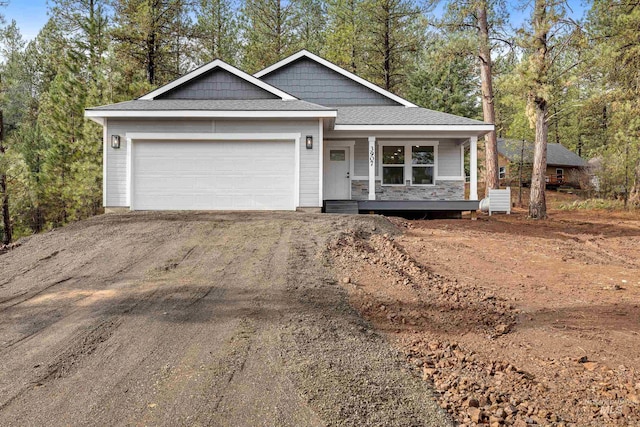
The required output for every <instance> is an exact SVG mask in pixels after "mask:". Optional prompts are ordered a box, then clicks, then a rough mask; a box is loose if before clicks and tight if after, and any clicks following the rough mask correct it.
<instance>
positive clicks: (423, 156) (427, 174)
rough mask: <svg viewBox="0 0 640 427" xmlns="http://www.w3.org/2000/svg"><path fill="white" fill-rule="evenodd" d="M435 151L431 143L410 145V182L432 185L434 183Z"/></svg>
mask: <svg viewBox="0 0 640 427" xmlns="http://www.w3.org/2000/svg"><path fill="white" fill-rule="evenodd" d="M434 169H435V153H434V147H433V145H414V146H412V147H411V183H412V184H413V185H432V184H433V183H434V176H433V175H434V173H433V172H434Z"/></svg>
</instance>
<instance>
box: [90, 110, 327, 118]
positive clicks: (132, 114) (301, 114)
mask: <svg viewBox="0 0 640 427" xmlns="http://www.w3.org/2000/svg"><path fill="white" fill-rule="evenodd" d="M337 115H338V112H337V111H335V110H322V111H281V110H279V111H274V110H267V111H239V110H224V111H223V110H139V111H131V110H128V111H122V110H85V111H84V116H85V117H87V118H90V119H91V120H93V119H94V118H104V117H121V118H147V117H149V118H158V117H160V118H168V117H174V118H193V117H217V118H321V117H337Z"/></svg>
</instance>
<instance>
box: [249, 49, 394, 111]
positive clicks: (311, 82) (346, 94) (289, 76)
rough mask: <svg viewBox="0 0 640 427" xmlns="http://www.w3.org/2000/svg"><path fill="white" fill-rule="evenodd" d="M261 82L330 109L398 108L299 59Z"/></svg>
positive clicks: (339, 75) (384, 97)
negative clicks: (345, 106) (355, 106)
mask: <svg viewBox="0 0 640 427" xmlns="http://www.w3.org/2000/svg"><path fill="white" fill-rule="evenodd" d="M261 80H263V81H265V82H267V83H269V84H270V85H272V86H275V87H277V88H278V89H280V90H283V91H285V92H287V93H289V94H291V95H293V96H295V97H296V98H299V99H302V100H305V101H308V102H313V103H314V104H320V105H326V106H330V107H334V106H340V105H343V106H344V105H400V104H398V103H397V102H395V101H393V100H391V99H389V98H387V97H386V96H384V95H381V94H379V93H378V92H375V91H373V90H371V89H369V88H368V87H366V86H363V85H361V84H359V83H357V82H354V81H353V80H351V79H349V78H348V77H345V76H343V75H342V74H339V73H337V72H335V71H333V70H331V69H329V68H327V67H325V66H324V65H321V64H318V63H317V62H315V61H312V60H310V59H308V58H300V59H299V60H297V61H294V62H292V63H291V64H287V65H285V66H283V67H282V68H279V69H277V70H275V71H272V72H271V73H269V74H267V75H265V76H262V77H261Z"/></svg>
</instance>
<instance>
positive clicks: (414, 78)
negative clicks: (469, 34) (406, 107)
mask: <svg viewBox="0 0 640 427" xmlns="http://www.w3.org/2000/svg"><path fill="white" fill-rule="evenodd" d="M460 44H461V43H460V40H459V39H458V38H457V37H453V38H449V37H447V36H444V35H442V36H439V35H433V36H432V37H431V38H430V39H429V40H428V42H427V43H426V45H425V46H426V48H425V51H424V53H423V54H422V58H421V59H420V61H419V62H418V63H417V65H416V69H415V71H414V72H413V73H412V74H411V75H410V76H409V88H408V90H407V97H408V99H409V100H410V101H411V102H413V103H415V104H417V105H420V106H421V107H425V108H430V109H433V110H437V111H444V112H446V113H450V114H457V115H461V116H465V117H471V118H477V117H478V116H479V113H480V108H479V105H478V102H477V99H478V98H479V91H478V81H477V80H478V78H477V69H476V63H475V58H474V57H473V56H470V55H468V54H467V53H466V52H465V49H464V48H461V47H460ZM462 44H463V45H465V44H466V43H464V40H463V43H462Z"/></svg>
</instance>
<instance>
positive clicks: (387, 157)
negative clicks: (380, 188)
mask: <svg viewBox="0 0 640 427" xmlns="http://www.w3.org/2000/svg"><path fill="white" fill-rule="evenodd" d="M404 148H405V147H404V146H402V145H397V146H396V145H385V146H383V147H382V183H383V184H384V185H404V163H405V155H404V151H405V150H404Z"/></svg>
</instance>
